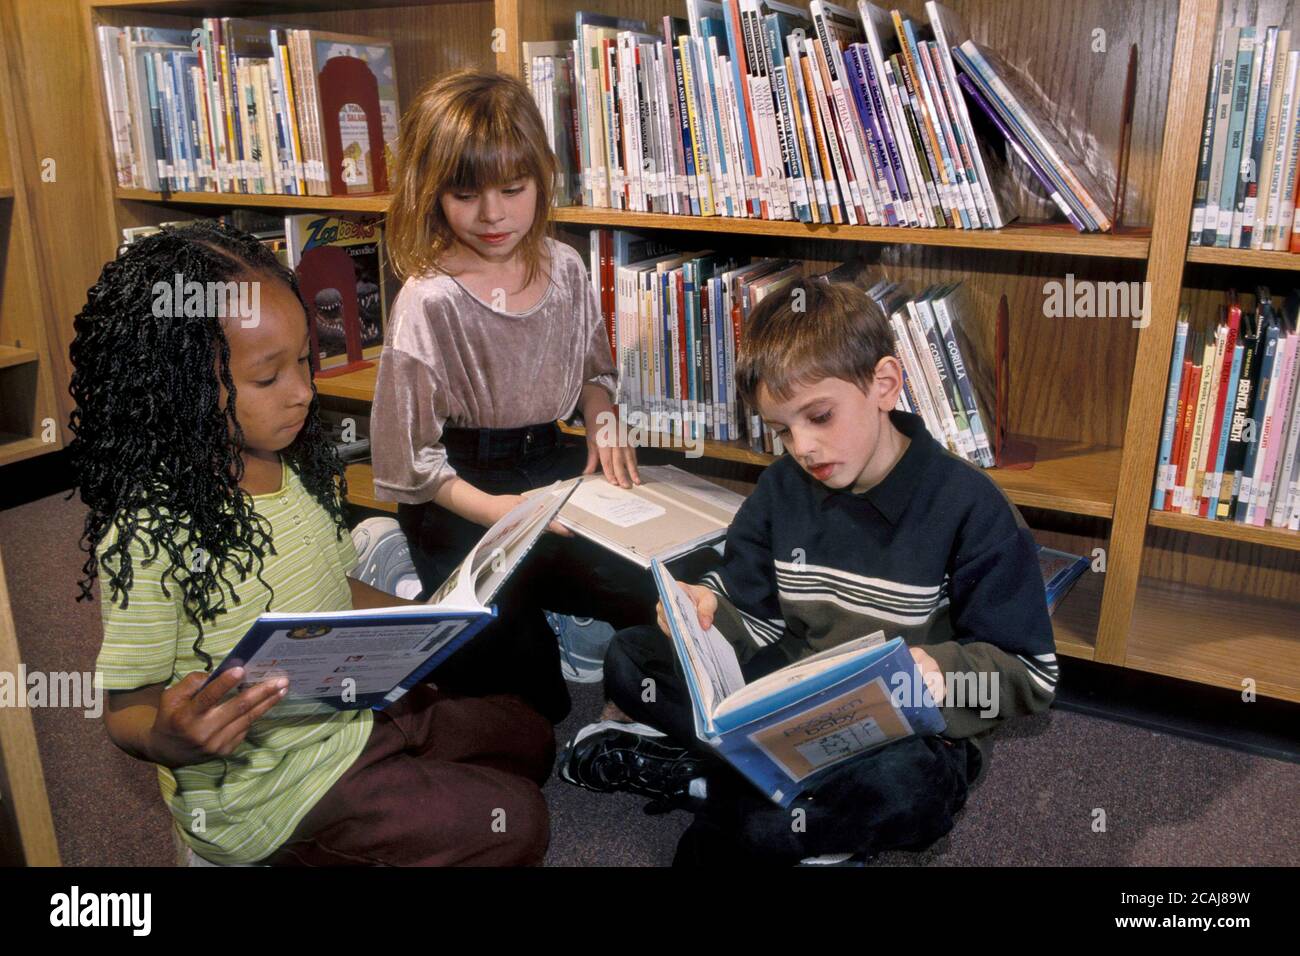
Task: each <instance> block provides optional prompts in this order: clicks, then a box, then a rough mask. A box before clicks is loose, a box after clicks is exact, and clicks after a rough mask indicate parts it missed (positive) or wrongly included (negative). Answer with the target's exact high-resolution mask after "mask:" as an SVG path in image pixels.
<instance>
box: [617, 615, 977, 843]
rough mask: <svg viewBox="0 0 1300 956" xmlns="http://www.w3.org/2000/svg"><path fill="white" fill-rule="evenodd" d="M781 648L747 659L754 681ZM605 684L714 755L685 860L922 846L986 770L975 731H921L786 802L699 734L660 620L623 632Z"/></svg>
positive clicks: (634, 712)
mask: <svg viewBox="0 0 1300 956" xmlns="http://www.w3.org/2000/svg"><path fill="white" fill-rule="evenodd" d="M775 650H776V649H775V648H767V649H766V650H765V651H764V652H762V653H760V654H759V655H757V656H756V657H755V658H753V659H751V660H750V661H749V662H747V664H746V665H745V666H744V667H743V668H742V670H743V673H744V676H745V679H746V680H747V681H752V680H755V679H757V678H758V677H761V676H763V675H764V674H767V673H771V672H772V671H773V670H776V669H778V668H779V667H781V666H782V665H783V664H784V663H785V658H784V657H783V656H778V654H779V652H778V653H775V654H774V653H773V652H774V651H775ZM647 681H653V683H652V684H650V683H647ZM605 693H606V696H607V697H608V698H609V699H610V700H612V701H613V702H614V703H615V704H617V705H618V706H619V707H620V708H621V709H622V710H623V711H624V712H625V713H626V714H627V715H628V716H630V717H632V718H634V719H635V720H638V721H640V722H641V723H644V724H647V725H649V726H651V727H654V728H655V729H656V730H660V731H662V732H663V733H665V734H667V735H668V737H669V738H670V739H671V740H673V741H674V742H675V743H677V744H678V745H680V746H683V747H688V748H691V749H693V750H695V751H697V752H699V753H701V754H704V755H707V757H708V758H709V761H710V766H711V767H712V768H713V769H712V770H710V771H709V772H708V773H707V774H706V776H707V778H708V793H709V797H708V801H707V803H706V808H705V810H703V811H702V812H700V813H697V814H696V818H695V822H694V823H692V825H691V827H690V828H689V829H688V830H687V831H686V833H685V834H684V835H683V837H682V840H681V843H679V844H678V848H677V857H676V859H675V860H674V863H675V864H682V865H703V864H723V863H771V864H789V863H796V862H798V861H799V860H800V859H803V858H804V857H808V856H819V855H822V854H826V853H866V854H873V853H878V852H880V851H882V850H891V849H922V848H924V847H926V846H929V845H930V844H931V843H933V842H934V841H935V840H937V839H939V837H941V836H943V835H944V834H945V833H947V832H948V831H949V830H951V829H952V823H953V815H954V814H955V813H956V812H957V811H958V810H960V809H961V807H962V805H963V804H964V803H965V802H966V789H967V784H968V781H969V780H971V779H973V777H974V775H975V774H976V773H978V765H977V764H978V760H979V752H978V750H976V749H975V748H974V747H972V746H971V745H970V744H969V743H968V742H967V741H965V740H948V739H946V738H943V737H911V738H908V739H906V740H901V741H899V742H897V743H894V744H890V745H888V746H886V747H882V748H880V749H879V750H874V751H871V752H870V753H866V754H863V755H861V756H859V757H855V758H852V759H850V760H847V761H845V762H844V763H842V764H840V765H839V766H837V767H834V768H832V769H831V770H829V771H827V772H826V774H825V776H823V777H821V778H820V779H819V780H818V781H817V782H816V783H815V784H813V785H812V786H811V787H810V788H809V789H808V790H806V791H805V792H804V793H803V794H802V795H800V797H799V798H798V799H797V800H796V801H795V802H794V803H793V804H792V805H791V806H790V807H789V808H788V809H782V808H781V807H779V806H777V805H775V804H773V803H772V802H771V801H769V800H768V799H767V797H765V796H764V795H763V794H762V793H760V792H759V790H758V788H757V787H755V786H753V785H752V784H751V783H749V781H748V780H746V779H745V778H743V777H741V776H740V775H739V774H738V773H736V772H735V771H734V770H732V769H731V767H730V765H728V764H726V763H724V762H723V761H722V760H721V759H720V758H718V757H717V755H716V754H715V753H714V752H713V751H712V750H710V749H709V747H708V746H707V745H705V744H703V743H701V742H700V740H699V739H698V738H697V737H696V736H695V729H694V723H693V720H692V716H691V703H690V697H689V695H688V693H687V690H686V686H685V682H684V679H683V677H682V672H681V665H680V663H679V662H678V660H677V655H676V654H675V653H674V651H673V648H672V644H671V641H670V640H669V639H668V638H667V637H666V636H665V635H664V634H662V633H661V632H660V631H659V629H658V628H656V627H653V626H643V627H635V628H632V629H630V630H625V631H620V632H619V633H618V634H615V635H614V639H613V641H612V642H611V643H610V646H609V650H608V651H607V652H606V655H605ZM800 811H801V812H800Z"/></svg>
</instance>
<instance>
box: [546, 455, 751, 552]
mask: <svg viewBox="0 0 1300 956" xmlns="http://www.w3.org/2000/svg"><path fill="white" fill-rule="evenodd" d="M638 471H639V473H640V475H641V479H642V483H641V484H640V485H633V486H632V487H630V488H620V487H619V486H617V485H614V484H611V483H610V482H608V481H606V480H605V478H604V476H602V475H585V476H583V477H582V478H581V479H580V480H581V482H582V485H581V486H580V487H579V488H578V490H577V491H576V492H574V495H573V497H572V498H571V499H570V500H569V503H568V504H567V505H566V506H565V507H564V509H563V510H562V511H561V512H560V522H561V523H562V524H563V525H565V527H567V528H570V529H572V530H573V531H575V532H577V533H578V534H580V535H582V536H583V537H585V538H588V539H589V540H591V541H594V542H596V543H597V544H599V545H601V546H602V547H605V548H608V549H609V550H611V551H613V552H615V553H616V554H619V555H622V556H623V557H625V558H627V559H628V560H630V561H635V562H636V563H637V564H640V565H641V566H642V567H647V568H648V567H649V566H650V560H651V559H652V558H658V559H659V560H661V561H668V560H671V559H672V558H675V557H677V556H678V555H681V554H685V553H686V552H688V551H691V550H693V549H694V548H697V547H700V546H702V545H705V544H709V543H711V542H713V541H717V540H718V539H720V538H721V537H723V535H725V534H726V531H727V526H728V525H729V524H731V520H732V518H733V517H734V516H735V514H736V511H737V509H738V508H739V507H740V505H741V503H742V502H743V501H744V499H743V498H742V497H741V496H740V495H738V494H735V493H734V492H732V491H729V490H727V489H726V488H721V487H719V486H717V485H714V484H712V483H711V482H708V481H705V480H703V479H701V478H698V477H697V476H695V475H691V474H688V473H687V472H684V471H682V470H681V469H679V468H674V467H672V466H671V465H665V466H655V465H647V466H644V467H641V468H639V469H638ZM542 491H545V489H539V490H538V491H533V492H527V495H536V494H539V493H541V492H542Z"/></svg>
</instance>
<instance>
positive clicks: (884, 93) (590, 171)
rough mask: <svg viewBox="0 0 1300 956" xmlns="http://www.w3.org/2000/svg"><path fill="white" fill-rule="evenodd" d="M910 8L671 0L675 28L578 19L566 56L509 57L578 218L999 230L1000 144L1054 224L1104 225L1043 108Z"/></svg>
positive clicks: (532, 53)
mask: <svg viewBox="0 0 1300 956" xmlns="http://www.w3.org/2000/svg"><path fill="white" fill-rule="evenodd" d="M925 7H926V13H927V15H928V17H929V20H930V23H929V25H928V26H925V25H922V24H918V23H916V22H915V21H913V20H911V19H909V18H908V17H906V16H904V15H903V14H901V13H900V12H899V11H897V10H895V11H893V12H892V13H891V12H887V11H886V10H884V9H883V8H881V7H878V6H876V5H874V4H871V3H867V2H865V0H863V2H859V3H858V9H857V14H856V15H855V14H854V13H853V12H851V11H849V10H846V9H844V8H842V7H838V6H836V5H834V4H831V3H826V2H823V0H812V2H811V3H810V4H809V5H808V7H806V8H804V7H798V6H793V5H790V4H787V3H779V2H776V0H722V2H721V3H716V2H712V0H686V13H687V17H686V18H685V19H683V18H680V17H671V16H666V17H664V18H663V19H662V21H661V22H660V23H658V24H656V30H657V32H649V29H648V27H647V25H646V24H645V23H644V22H643V21H639V20H627V19H621V18H614V17H609V16H603V15H600V14H592V13H585V12H580V13H578V14H577V15H576V30H577V35H576V39H575V40H574V41H572V43H570V44H569V45H568V48H567V49H566V48H565V46H564V45H563V44H526V46H527V47H528V49H526V50H525V54H524V55H525V65H524V68H525V74H526V75H527V76H528V77H529V78H530V82H531V83H532V86H533V90H534V93H535V95H536V97H537V102H538V105H539V107H541V109H542V111H543V115H544V117H550V118H549V119H548V120H547V123H548V129H549V130H551V131H553V133H554V137H555V138H554V139H553V141H552V142H553V145H555V146H556V154H557V156H559V157H561V163H562V165H564V163H565V162H566V161H567V162H570V163H572V165H571V166H568V167H566V168H565V172H564V173H563V174H562V176H563V177H564V178H565V180H566V182H567V181H574V182H576V184H577V187H578V188H577V189H575V191H574V198H575V200H578V201H580V203H581V204H582V205H588V206H600V207H610V208H614V209H629V210H636V211H642V212H662V213H670V214H675V215H696V216H712V215H725V216H737V217H759V218H763V219H786V220H798V221H802V222H825V223H848V224H864V225H882V226H914V227H953V228H965V229H980V228H985V229H992V228H1000V227H1001V226H1004V225H1005V224H1006V223H1007V222H1009V221H1010V220H1012V219H1014V218H1015V217H1016V216H1017V215H1018V213H1017V209H1016V206H1015V203H1014V201H1013V199H1012V198H1011V194H1012V189H1011V184H1010V181H1009V179H1008V176H1007V169H1006V167H1005V165H1004V163H1003V162H1002V161H1001V157H1000V156H999V148H996V146H997V144H998V143H999V142H1000V140H1001V139H1003V138H1005V139H1006V140H1007V141H1008V142H1009V143H1010V145H1011V147H1012V149H1013V151H1014V154H1015V155H1016V156H1017V157H1019V159H1018V160H1017V161H1019V162H1024V163H1025V164H1027V165H1028V167H1029V169H1030V171H1032V172H1033V174H1034V175H1035V176H1036V177H1037V178H1038V180H1039V181H1040V182H1041V183H1042V184H1043V185H1044V186H1045V188H1046V190H1047V193H1048V195H1050V196H1051V198H1052V199H1053V200H1054V201H1055V202H1056V204H1057V205H1058V207H1059V208H1060V209H1061V211H1062V212H1063V213H1064V214H1065V215H1066V216H1067V218H1069V219H1070V221H1071V222H1073V223H1074V224H1075V225H1076V226H1077V227H1078V228H1080V229H1088V230H1094V229H1100V230H1106V229H1109V228H1110V227H1111V219H1110V217H1108V216H1107V215H1106V213H1105V211H1104V209H1103V207H1104V206H1106V204H1107V202H1108V200H1107V199H1106V197H1105V196H1104V193H1103V190H1102V189H1101V188H1099V187H1098V186H1097V184H1096V182H1095V181H1094V180H1093V179H1092V177H1091V176H1090V175H1089V173H1088V171H1087V170H1086V168H1085V167H1084V164H1083V163H1082V161H1081V160H1080V159H1079V157H1078V155H1077V154H1076V153H1075V152H1074V151H1073V150H1072V149H1071V148H1070V147H1069V145H1068V138H1069V137H1067V136H1066V135H1065V134H1064V132H1063V131H1062V130H1059V129H1054V128H1053V127H1052V124H1051V122H1050V120H1049V117H1050V116H1052V115H1054V113H1055V112H1056V111H1055V110H1053V109H1051V107H1050V104H1048V103H1046V102H1045V101H1043V100H1042V98H1041V97H1040V96H1038V95H1037V94H1036V93H1035V92H1033V90H1034V85H1033V84H1032V83H1029V82H1025V81H1022V80H1020V79H1019V78H1017V77H1016V75H1015V73H1014V71H1013V70H1011V69H1010V68H1009V67H1008V66H1007V65H1006V64H1005V63H1003V62H1001V61H1000V60H999V59H998V58H997V57H996V56H995V55H994V54H993V53H991V52H990V51H988V50H985V49H983V48H981V47H979V46H977V45H976V44H975V43H973V42H971V41H970V40H969V39H968V38H967V37H966V35H965V33H964V30H963V28H962V25H961V22H960V21H959V20H958V19H957V17H956V16H955V15H954V14H953V13H952V12H951V11H949V10H946V9H945V8H944V7H943V6H941V5H940V4H938V3H934V2H929V3H927V4H926V5H925ZM959 68H960V69H961V71H962V73H961V74H960V75H959V73H958V69H959ZM566 85H567V87H568V90H569V93H568V102H567V107H568V116H569V121H568V122H565V121H564V119H563V118H562V117H561V116H560V115H559V114H560V113H562V112H564V111H565V107H566V103H565V94H564V92H563V90H564V88H565V86H566ZM968 98H969V99H970V101H971V103H973V104H975V106H974V107H971V106H968V104H967V99H968ZM977 127H979V128H980V129H981V130H982V131H983V130H984V129H985V128H987V130H988V133H989V135H990V136H991V137H992V138H993V145H994V147H995V148H990V144H988V143H986V144H985V145H984V146H981V144H980V143H979V141H978V140H977V138H976V130H977ZM569 137H572V139H571V140H570V139H569ZM565 157H569V159H568V160H566V159H565Z"/></svg>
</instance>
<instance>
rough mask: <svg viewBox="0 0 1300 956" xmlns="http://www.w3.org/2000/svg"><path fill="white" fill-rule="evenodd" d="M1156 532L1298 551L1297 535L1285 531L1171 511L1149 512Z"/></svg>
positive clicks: (1299, 545)
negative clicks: (1179, 532) (1205, 536)
mask: <svg viewBox="0 0 1300 956" xmlns="http://www.w3.org/2000/svg"><path fill="white" fill-rule="evenodd" d="M1147 520H1148V521H1149V522H1150V523H1151V524H1153V525H1155V526H1156V527H1159V528H1173V529H1174V530H1175V531H1186V532H1187V533H1188V534H1204V535H1209V536H1210V537H1214V538H1228V539H1229V540H1232V541H1247V542H1249V543H1251V544H1262V545H1264V546H1265V547H1268V548H1285V549H1287V550H1290V551H1300V532H1296V531H1291V530H1290V529H1288V528H1274V527H1271V526H1265V527H1263V528H1259V527H1256V526H1255V525H1253V524H1251V525H1243V524H1237V522H1235V521H1211V520H1210V519H1209V518H1201V517H1198V516H1194V515H1185V514H1175V513H1173V512H1171V511H1152V512H1151V513H1150V516H1149V517H1148V519H1147Z"/></svg>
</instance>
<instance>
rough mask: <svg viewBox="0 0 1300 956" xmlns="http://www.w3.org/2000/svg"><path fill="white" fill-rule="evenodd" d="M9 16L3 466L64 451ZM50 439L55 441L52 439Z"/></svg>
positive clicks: (2, 110) (1, 216) (2, 248)
mask: <svg viewBox="0 0 1300 956" xmlns="http://www.w3.org/2000/svg"><path fill="white" fill-rule="evenodd" d="M12 69H13V66H12V64H11V61H10V54H9V50H8V38H7V35H6V30H5V23H4V11H3V10H0V466H3V465H7V464H9V463H11V462H16V461H22V460H25V459H28V458H34V457H36V456H37V455H43V454H46V453H47V452H50V451H54V450H55V449H58V448H60V447H62V434H61V432H59V430H58V429H57V428H50V427H47V425H48V424H49V423H51V422H61V420H62V416H61V415H60V414H59V411H58V406H57V403H56V400H55V393H54V378H53V365H54V363H53V356H52V355H51V352H50V349H49V347H48V344H47V342H48V340H47V335H46V326H45V323H46V315H47V314H48V309H47V308H46V306H45V304H44V298H43V290H42V283H41V270H40V268H38V262H37V259H36V255H35V249H34V246H33V238H32V234H33V232H34V229H33V225H34V223H33V216H32V209H33V207H34V205H35V202H34V198H33V197H32V195H31V193H30V192H29V191H28V183H29V181H30V180H29V178H28V177H29V174H30V172H31V170H30V168H29V167H30V166H31V163H30V161H29V160H30V157H29V156H28V155H26V152H27V151H26V150H25V149H20V145H21V146H25V145H26V144H27V142H28V139H27V136H26V126H25V124H26V123H27V121H28V118H27V116H26V115H25V114H24V113H22V112H21V111H20V110H19V109H18V108H17V104H16V103H15V102H14V101H15V100H16V99H18V97H16V96H15V95H14V92H13V91H14V90H15V89H16V88H17V80H18V77H16V76H15V75H14V74H13V73H12V72H11V70H12ZM46 439H50V440H46Z"/></svg>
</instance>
